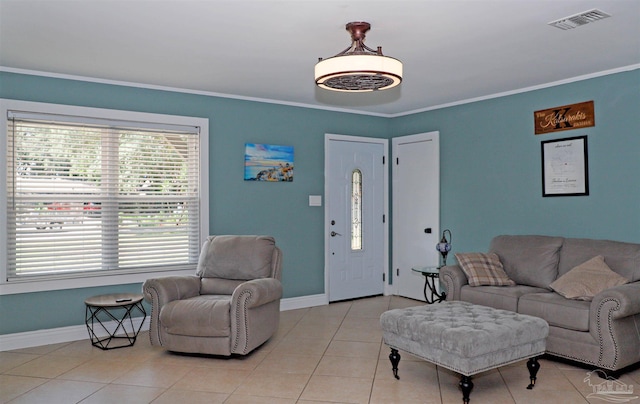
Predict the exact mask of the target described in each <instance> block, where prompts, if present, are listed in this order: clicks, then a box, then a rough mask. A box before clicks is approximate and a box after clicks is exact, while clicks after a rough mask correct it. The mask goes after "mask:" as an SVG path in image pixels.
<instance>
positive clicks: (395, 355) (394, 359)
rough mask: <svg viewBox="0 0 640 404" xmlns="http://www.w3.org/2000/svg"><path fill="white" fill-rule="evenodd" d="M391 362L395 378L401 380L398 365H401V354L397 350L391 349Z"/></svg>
mask: <svg viewBox="0 0 640 404" xmlns="http://www.w3.org/2000/svg"><path fill="white" fill-rule="evenodd" d="M389 360H390V361H391V367H392V369H393V376H395V378H396V379H398V380H400V376H398V363H400V353H399V352H398V350H397V349H393V348H391V353H390V354H389Z"/></svg>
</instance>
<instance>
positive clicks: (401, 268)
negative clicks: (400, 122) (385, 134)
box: [391, 132, 440, 300]
mask: <svg viewBox="0 0 640 404" xmlns="http://www.w3.org/2000/svg"><path fill="white" fill-rule="evenodd" d="M391 144H392V164H393V169H392V183H393V185H392V188H393V191H392V192H393V196H392V204H393V226H392V227H393V252H392V255H393V258H392V261H393V264H392V265H393V267H392V268H393V290H394V291H395V293H396V294H398V295H400V296H405V297H409V298H412V299H417V300H424V282H425V279H424V276H423V275H422V274H419V273H417V272H414V271H412V270H411V268H413V267H416V266H437V265H438V263H439V253H438V252H437V251H436V248H435V246H436V244H437V243H438V241H439V234H440V142H439V132H429V133H423V134H418V135H410V136H402V137H397V138H394V139H393V140H392V143H391ZM438 286H439V285H438ZM427 293H428V291H427Z"/></svg>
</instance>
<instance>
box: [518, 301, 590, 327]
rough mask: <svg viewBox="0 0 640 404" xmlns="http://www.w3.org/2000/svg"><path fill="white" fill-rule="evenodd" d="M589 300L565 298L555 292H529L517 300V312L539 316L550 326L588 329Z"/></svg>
mask: <svg viewBox="0 0 640 404" xmlns="http://www.w3.org/2000/svg"><path fill="white" fill-rule="evenodd" d="M590 307H591V303H590V302H586V301H582V300H571V299H565V298H564V297H562V296H560V295H559V294H557V293H549V292H547V293H531V294H528V295H524V296H522V297H521V298H520V300H519V301H518V313H521V314H528V315H530V316H536V317H540V318H542V319H544V320H547V323H549V325H550V326H555V327H560V328H567V329H570V330H576V331H589V308H590Z"/></svg>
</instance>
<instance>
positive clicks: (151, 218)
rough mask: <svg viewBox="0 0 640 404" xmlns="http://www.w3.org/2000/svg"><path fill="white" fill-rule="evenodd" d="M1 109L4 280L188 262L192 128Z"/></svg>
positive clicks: (192, 259)
mask: <svg viewBox="0 0 640 404" xmlns="http://www.w3.org/2000/svg"><path fill="white" fill-rule="evenodd" d="M8 118H9V119H8V121H7V122H8V128H7V129H8V130H7V134H8V136H7V138H8V139H7V140H8V144H7V151H8V153H7V154H8V156H7V227H8V228H7V234H8V235H7V239H8V240H7V242H8V243H7V244H8V268H7V278H8V279H7V280H8V281H15V280H28V279H32V278H34V277H37V279H42V278H59V277H64V276H70V275H71V276H78V275H81V276H84V275H90V274H101V275H104V274H105V271H110V272H109V273H118V272H136V271H158V270H162V269H167V270H175V269H187V268H194V267H195V264H196V263H197V260H198V252H199V247H200V239H199V226H200V219H199V211H200V207H199V201H200V195H199V192H200V191H199V177H200V174H199V170H200V167H199V155H200V153H199V150H198V147H199V138H198V137H199V136H200V134H199V130H198V128H195V127H186V126H175V127H174V126H171V125H164V124H162V125H156V124H153V123H139V122H124V121H108V120H103V119H92V118H83V117H71V116H59V115H46V114H29V113H22V112H14V111H10V112H9V114H8Z"/></svg>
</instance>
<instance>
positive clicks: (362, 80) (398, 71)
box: [315, 22, 402, 92]
mask: <svg viewBox="0 0 640 404" xmlns="http://www.w3.org/2000/svg"><path fill="white" fill-rule="evenodd" d="M346 28H347V31H349V32H350V33H351V41H352V43H351V46H350V47H348V48H347V49H345V50H343V51H342V52H340V53H338V54H337V55H335V56H333V57H330V58H327V59H322V58H318V63H317V64H316V67H315V79H316V84H317V85H318V87H320V88H324V89H327V90H333V91H345V92H366V91H377V90H387V89H389V88H393V87H395V86H397V85H398V84H400V82H401V81H402V62H401V61H399V60H398V59H394V58H392V57H388V56H384V55H383V54H382V46H378V49H377V50H374V49H371V48H369V47H367V46H366V45H365V44H364V38H365V34H366V32H367V31H369V29H370V28H371V24H369V23H368V22H350V23H348V24H347V26H346Z"/></svg>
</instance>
